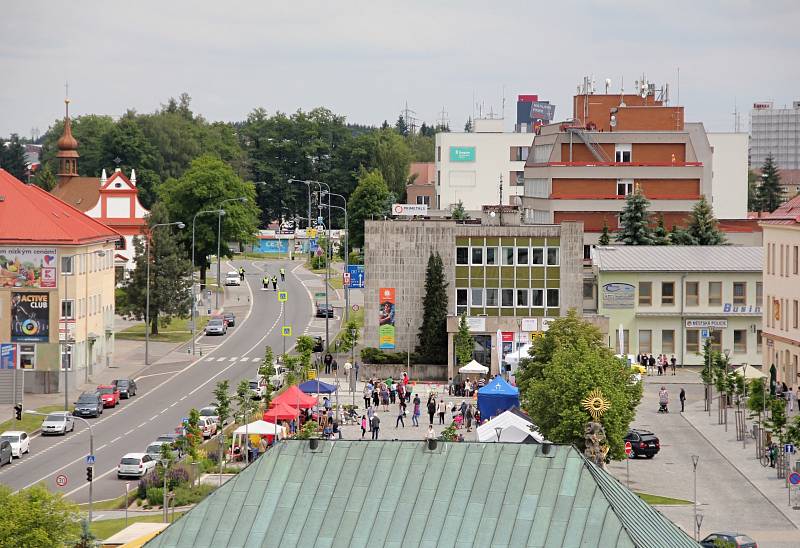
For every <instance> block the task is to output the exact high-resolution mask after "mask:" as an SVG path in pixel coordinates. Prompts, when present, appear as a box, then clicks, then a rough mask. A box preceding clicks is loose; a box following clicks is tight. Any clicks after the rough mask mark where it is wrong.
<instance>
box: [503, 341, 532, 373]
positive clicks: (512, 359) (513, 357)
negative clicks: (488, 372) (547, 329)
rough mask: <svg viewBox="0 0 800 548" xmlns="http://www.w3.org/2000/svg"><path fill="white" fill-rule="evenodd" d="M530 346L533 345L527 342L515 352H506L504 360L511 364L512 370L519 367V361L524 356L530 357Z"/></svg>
mask: <svg viewBox="0 0 800 548" xmlns="http://www.w3.org/2000/svg"><path fill="white" fill-rule="evenodd" d="M530 348H531V345H529V344H526V345H523V346H521V347H519V349H517V350H515V351H514V352H509V353H508V354H506V357H505V359H504V361H505V362H506V363H507V364H508V365H510V366H511V370H512V371H513V370H515V369H516V368H517V366H518V365H519V361H520V360H521V359H522V358H530V355H529V354H528V350H530Z"/></svg>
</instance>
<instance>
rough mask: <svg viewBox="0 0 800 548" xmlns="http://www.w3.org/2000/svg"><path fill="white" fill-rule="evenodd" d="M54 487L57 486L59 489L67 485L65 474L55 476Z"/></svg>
mask: <svg viewBox="0 0 800 548" xmlns="http://www.w3.org/2000/svg"><path fill="white" fill-rule="evenodd" d="M56 485H58V486H59V487H65V486H66V485H67V476H66V474H59V475H57V476H56Z"/></svg>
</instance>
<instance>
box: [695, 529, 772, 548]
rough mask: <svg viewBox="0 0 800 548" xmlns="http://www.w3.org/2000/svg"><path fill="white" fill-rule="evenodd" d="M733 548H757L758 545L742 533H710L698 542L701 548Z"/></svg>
mask: <svg viewBox="0 0 800 548" xmlns="http://www.w3.org/2000/svg"><path fill="white" fill-rule="evenodd" d="M720 545H722V546H735V547H736V548H758V543H757V542H756V541H754V540H753V539H751V538H750V537H748V536H747V535H743V534H742V533H729V532H726V533H711V534H710V535H708V536H707V537H706V538H704V539H703V540H701V541H700V546H702V547H703V548H717V547H718V546H720Z"/></svg>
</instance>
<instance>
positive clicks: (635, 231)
mask: <svg viewBox="0 0 800 548" xmlns="http://www.w3.org/2000/svg"><path fill="white" fill-rule="evenodd" d="M649 206H650V201H649V200H648V199H647V198H645V196H644V194H643V193H642V191H641V190H640V189H639V187H638V186H637V187H636V189H635V190H634V191H633V192H631V193H630V194H628V196H627V197H626V198H625V207H624V208H623V209H622V213H621V214H620V217H619V232H617V236H616V240H617V241H618V242H622V243H624V244H625V245H653V232H652V230H650V214H649V212H648V210H647V208H648V207H649Z"/></svg>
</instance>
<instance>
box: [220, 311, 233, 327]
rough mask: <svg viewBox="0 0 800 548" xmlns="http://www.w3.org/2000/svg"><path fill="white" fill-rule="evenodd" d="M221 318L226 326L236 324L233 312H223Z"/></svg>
mask: <svg viewBox="0 0 800 548" xmlns="http://www.w3.org/2000/svg"><path fill="white" fill-rule="evenodd" d="M222 319H223V320H225V325H227V326H228V327H233V326H234V325H236V314H234V313H233V312H225V313H224V314H223V315H222Z"/></svg>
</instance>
